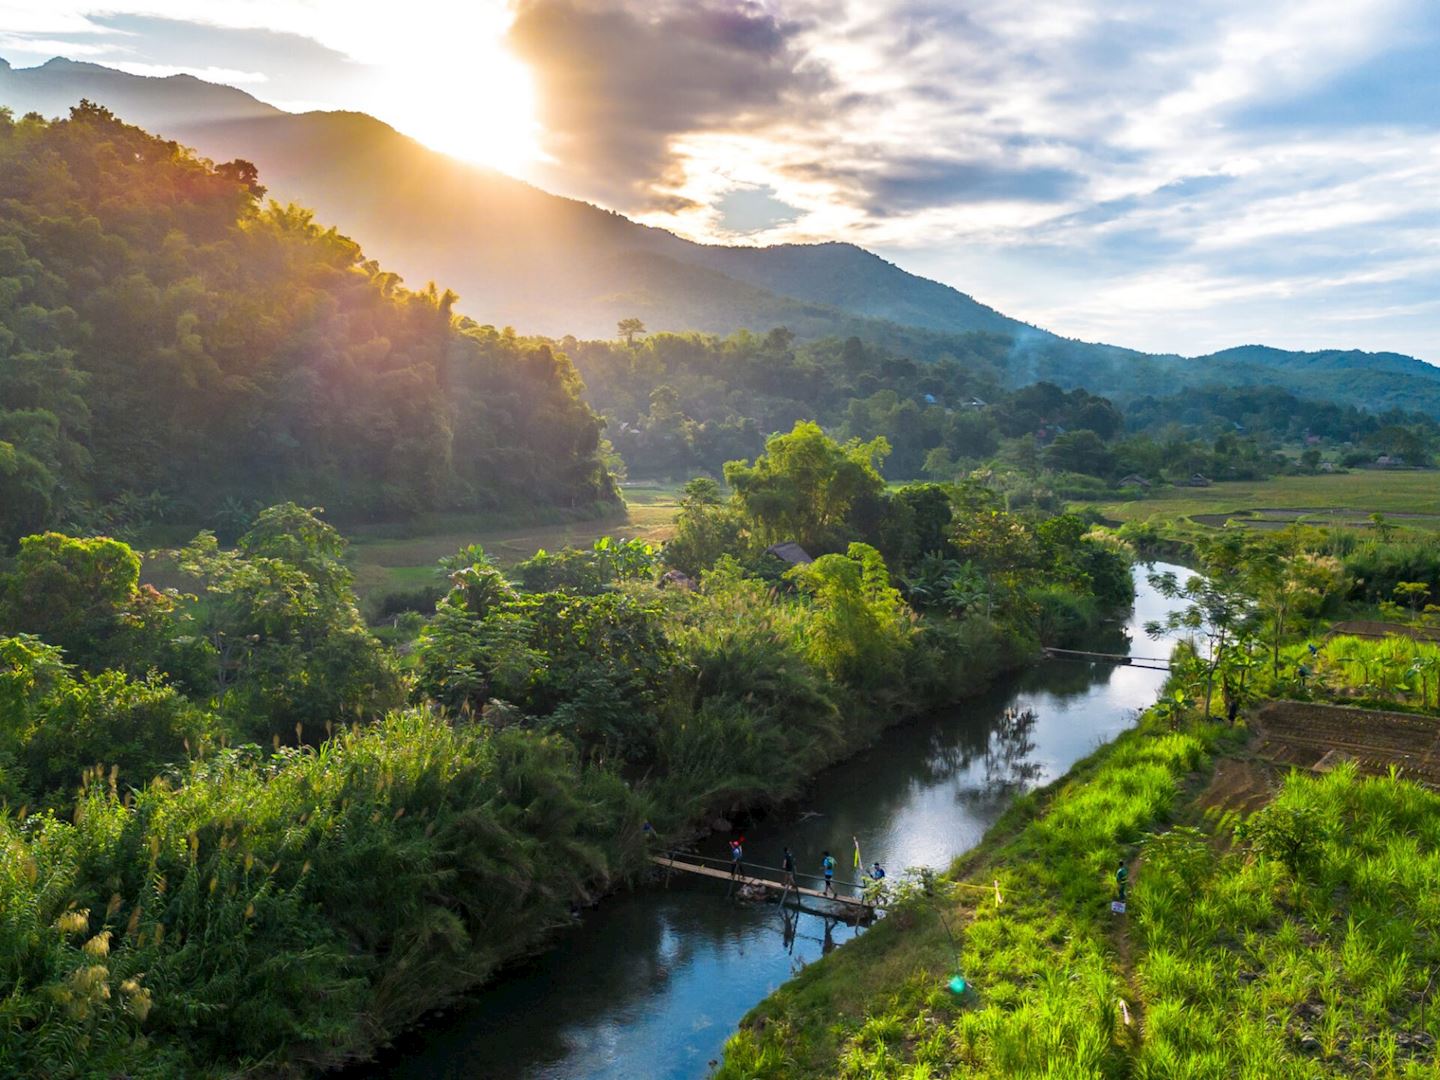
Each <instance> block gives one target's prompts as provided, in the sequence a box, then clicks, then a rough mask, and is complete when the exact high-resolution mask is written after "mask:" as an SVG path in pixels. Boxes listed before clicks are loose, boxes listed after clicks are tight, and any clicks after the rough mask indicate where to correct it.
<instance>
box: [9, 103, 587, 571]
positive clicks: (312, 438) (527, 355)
mask: <svg viewBox="0 0 1440 1080" xmlns="http://www.w3.org/2000/svg"><path fill="white" fill-rule="evenodd" d="M258 190H259V189H258V187H257V186H256V184H255V181H254V177H253V175H251V174H250V173H249V172H248V170H247V169H246V168H245V167H243V166H240V165H236V164H235V163H231V164H229V165H222V166H220V167H218V168H216V167H212V166H210V165H209V164H208V163H204V162H200V161H197V160H196V159H195V158H194V157H192V156H191V155H189V154H188V153H187V152H185V151H183V150H181V149H179V148H177V147H176V145H175V144H174V143H167V142H163V141H161V140H159V139H157V138H154V137H153V136H150V135H147V134H146V133H145V132H143V131H141V130H140V129H139V128H135V127H130V126H128V125H125V124H123V123H121V122H120V121H118V120H116V119H115V118H114V117H113V116H111V115H110V114H109V113H107V112H105V111H104V110H103V109H98V108H93V107H92V108H88V109H83V110H77V111H76V115H75V116H74V118H73V119H69V120H64V121H58V122H53V123H51V122H46V121H43V120H38V119H23V120H20V121H14V120H10V119H4V120H3V121H0V542H4V541H7V540H10V539H13V538H14V537H15V536H16V535H20V534H22V533H23V532H25V531H33V530H35V529H38V528H42V527H46V526H49V525H52V524H55V523H57V522H63V521H67V520H68V521H71V522H78V523H80V524H81V525H82V526H83V525H87V524H90V525H94V526H96V527H106V526H107V525H108V524H110V523H111V520H112V519H111V518H110V516H109V515H110V514H111V513H112V512H113V510H114V508H115V507H117V506H121V507H124V506H130V507H134V506H135V505H136V504H137V503H143V504H145V507H146V509H145V511H144V516H145V517H147V518H148V519H154V518H156V517H163V516H165V515H166V514H175V515H182V516H186V517H190V518H193V517H195V516H199V517H201V518H205V519H212V518H213V516H214V515H215V514H216V513H217V512H219V511H221V510H222V509H225V508H226V507H231V508H234V507H236V506H239V507H247V506H249V505H251V504H253V503H257V502H274V501H278V500H280V499H295V500H298V501H302V502H310V503H322V504H325V505H326V506H327V507H328V508H329V509H330V510H331V511H332V512H333V513H336V514H338V515H340V516H342V517H344V516H349V517H356V516H364V517H371V518H373V517H383V516H387V515H391V514H411V513H415V512H419V511H423V510H429V509H439V508H468V509H480V508H489V507H499V506H511V505H527V506H528V505H533V504H537V503H538V504H541V505H546V504H549V505H554V504H560V505H578V504H586V503H590V502H592V501H594V500H596V499H600V498H611V497H613V492H612V486H611V483H610V479H609V477H608V476H607V475H606V473H605V471H604V469H603V467H602V466H601V465H600V464H599V462H598V459H597V457H596V448H597V444H598V437H599V423H598V421H597V420H596V418H595V417H594V415H593V414H592V413H591V412H590V410H589V409H588V408H587V407H586V406H585V405H584V404H583V403H582V402H581V401H580V398H579V381H578V379H577V378H576V376H575V374H574V370H573V368H571V366H570V364H569V362H568V361H567V360H565V359H564V358H563V357H560V356H557V355H555V354H553V353H552V352H551V350H550V349H549V348H548V347H547V346H545V345H543V344H539V343H534V342H531V343H526V342H521V341H519V340H517V339H515V338H513V336H505V335H501V334H498V333H496V332H495V331H493V330H490V329H487V328H480V327H476V326H474V325H473V324H469V323H467V322H464V321H460V320H457V319H456V318H455V317H454V316H453V315H452V313H451V306H452V304H453V302H454V296H453V294H449V293H440V292H437V291H436V290H435V289H434V288H433V287H432V288H430V289H428V290H426V291H423V292H412V291H408V290H406V289H404V288H402V287H401V286H400V285H399V284H398V280H397V279H396V277H395V275H393V274H389V273H386V272H384V271H383V270H382V269H381V268H380V267H379V266H378V265H377V264H376V263H374V262H367V261H366V260H365V259H364V257H363V256H362V254H361V252H360V249H359V248H358V247H357V246H356V245H355V244H354V243H353V242H352V241H350V240H348V239H347V238H345V237H344V236H341V235H340V234H338V233H337V232H336V231H335V230H333V229H329V230H327V229H324V228H322V227H320V226H319V225H317V224H315V222H314V221H313V220H312V219H311V217H310V215H309V214H308V213H307V212H305V211H301V210H296V209H294V208H289V209H282V208H279V207H271V208H270V209H262V208H261V206H260V205H259V203H260V200H259V199H258V198H257V193H258Z"/></svg>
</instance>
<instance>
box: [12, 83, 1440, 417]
mask: <svg viewBox="0 0 1440 1080" xmlns="http://www.w3.org/2000/svg"><path fill="white" fill-rule="evenodd" d="M82 96H85V97H89V98H91V99H92V100H96V101H99V102H100V103H101V104H104V105H106V106H107V107H109V108H111V109H113V110H114V111H116V112H117V113H118V114H119V115H121V116H122V117H123V118H124V119H126V120H128V121H131V122H137V123H139V124H141V125H142V126H144V127H146V128H148V129H151V130H155V131H158V132H159V133H161V134H162V135H164V136H165V137H167V138H177V139H179V140H181V141H182V142H184V143H185V144H187V145H191V146H194V147H196V148H197V149H198V150H199V151H200V152H201V153H204V154H206V155H208V156H210V157H212V158H214V159H215V160H217V161H219V160H227V159H230V158H235V157H239V158H244V159H246V160H249V161H253V162H255V163H256V164H257V165H258V166H259V168H260V172H261V175H262V176H263V177H264V178H265V182H266V184H267V185H268V186H269V187H270V188H271V189H272V192H273V193H274V194H275V195H276V196H278V197H279V198H280V199H281V200H282V201H284V200H295V201H297V202H299V203H300V204H302V205H305V206H309V207H313V208H314V209H315V210H316V212H317V213H318V214H319V215H320V216H321V217H322V218H323V219H324V220H327V221H337V222H341V223H343V224H344V226H345V228H346V229H347V231H349V233H350V234H351V235H353V236H355V237H356V238H357V239H358V241H359V242H360V243H361V244H362V245H363V246H364V247H365V249H366V251H367V252H369V253H370V254H372V255H374V256H378V257H379V259H380V260H381V261H382V262H383V263H385V264H386V265H387V266H388V267H392V268H394V269H395V270H397V271H398V272H399V273H401V274H402V275H404V276H406V277H407V278H411V279H414V280H427V279H430V278H435V279H437V280H442V281H445V282H446V283H447V284H449V285H451V286H452V287H454V288H456V289H457V290H458V291H459V292H460V294H461V296H462V298H463V299H462V301H461V304H460V310H462V311H464V312H465V313H467V314H470V315H472V316H474V317H475V318H476V319H477V320H479V321H481V322H486V323H492V324H494V325H496V326H504V325H512V326H516V327H518V328H520V329H522V330H523V331H524V332H526V333H539V334H546V335H549V336H551V337H556V338H558V337H561V336H563V335H566V334H574V335H575V336H577V337H579V338H587V337H588V338H594V337H602V336H608V335H610V334H611V333H612V332H613V328H614V326H615V323H616V322H617V321H618V320H619V319H621V318H626V317H632V316H633V317H638V318H640V319H642V320H643V321H644V322H645V323H646V325H647V326H648V327H649V328H650V329H652V330H673V331H691V330H698V331H702V332H706V333H714V334H729V333H732V332H734V331H736V330H740V329H746V328H749V329H755V330H760V331H764V330H768V329H770V328H772V327H776V326H784V327H786V328H787V329H789V330H790V331H792V332H793V333H794V334H795V335H796V336H797V337H798V338H800V339H801V340H815V339H820V338H825V337H832V336H833V337H839V338H845V337H849V336H855V337H858V338H860V339H861V340H863V341H865V342H867V343H870V344H874V345H878V346H881V347H883V348H885V349H888V350H890V351H894V352H900V353H904V354H907V355H910V356H912V357H914V358H915V359H917V360H926V361H931V360H937V359H942V358H945V357H962V356H964V355H965V354H966V353H968V352H971V351H973V350H974V349H975V348H976V345H975V343H974V341H973V340H971V335H973V334H975V333H985V334H998V335H1002V336H1004V337H1005V338H1007V339H1008V341H1009V347H1008V351H1007V353H1006V355H1005V357H1004V358H1003V361H1002V362H1000V363H999V364H998V366H999V368H1000V372H1001V376H1002V378H1003V380H1004V382H1005V384H1006V385H1007V386H1009V387H1012V388H1014V387H1019V386H1022V385H1025V384H1027V383H1030V382H1034V381H1037V380H1048V381H1051V382H1055V383H1057V384H1058V385H1061V386H1065V387H1084V388H1086V389H1088V390H1090V391H1092V392H1094V393H1099V394H1104V395H1106V396H1109V397H1111V398H1114V399H1116V400H1121V401H1123V400H1125V399H1128V398H1131V397H1136V396H1141V395H1144V394H1151V393H1156V392H1160V391H1163V390H1166V389H1170V390H1177V389H1180V388H1183V387H1184V386H1187V385H1207V384H1217V383H1220V384H1224V383H1232V384H1233V383H1244V384H1250V385H1272V386H1277V387H1280V388H1282V389H1285V390H1287V391H1290V392H1292V393H1295V394H1298V395H1300V396H1302V397H1308V398H1313V399H1329V400H1334V401H1336V402H1338V403H1340V404H1342V405H1358V406H1361V407H1365V408H1371V409H1376V410H1383V409H1386V408H1393V407H1401V408H1406V409H1419V410H1423V411H1425V412H1426V413H1428V414H1429V415H1432V416H1440V368H1435V367H1433V366H1431V365H1429V364H1424V363H1422V362H1420V361H1416V360H1413V359H1412V358H1408V357H1397V356H1395V355H1394V354H1368V353H1354V354H1339V353H1295V352H1288V351H1285V350H1279V349H1268V348H1264V347H1260V346H1245V347H1242V348H1240V349H1230V350H1225V351H1224V352H1221V353H1217V354H1214V355H1212V356H1205V357H1195V358H1185V357H1181V356H1178V355H1164V356H1155V355H1150V354H1145V353H1140V352H1136V351H1134V350H1130V349H1125V348H1121V347H1116V346H1109V345H1097V344H1092V343H1087V342H1081V341H1073V340H1069V339H1066V338H1063V337H1060V336H1058V335H1055V334H1053V333H1050V332H1048V331H1046V330H1043V329H1039V328H1036V327H1033V326H1030V325H1028V324H1025V323H1023V322H1020V321H1019V320H1015V319H1012V318H1009V317H1007V316H1005V315H1004V314H1002V313H1000V312H998V311H995V310H994V309H992V308H990V307H987V306H986V305H984V304H982V303H980V302H978V301H976V300H975V299H973V298H972V297H970V296H968V295H967V294H965V293H963V292H960V291H959V290H957V289H954V288H951V287H950V286H948V285H944V284H941V283H939V282H935V281H930V280H928V279H925V278H922V277H919V276H917V275H914V274H910V273H908V272H906V271H905V270H903V269H901V268H900V267H898V266H895V265H893V264H892V263H889V262H887V261H885V260H884V259H882V258H880V257H879V256H876V255H874V254H872V253H870V252H867V251H865V250H863V249H861V248H858V247H856V246H854V245H852V244H845V243H826V244H811V245H806V244H790V245H781V246H777V247H769V248H756V247H726V246H718V245H707V244H696V243H692V242H690V241H688V240H684V239H682V238H680V237H678V236H675V235H673V234H671V233H668V232H666V231H664V230H662V229H656V228H650V227H647V226H644V225H640V224H638V223H636V222H633V221H630V220H628V219H627V218H625V217H623V216H621V215H619V214H616V213H613V212H611V211H607V210H603V209H601V208H599V207H595V206H591V205H589V204H587V203H583V202H579V201H576V200H573V199H566V198H561V197H559V196H555V195H551V194H548V193H546V192H543V191H541V190H539V189H537V188H535V187H532V186H531V185H528V184H525V183H522V182H520V181H518V180H515V179H513V178H511V177H508V176H505V175H504V174H502V173H499V172H495V171H494V170H490V169H485V168H482V167H479V166H475V165H470V164H467V163H464V162H461V161H458V160H456V159H453V158H450V157H448V156H446V155H444V154H439V153H436V152H434V151H432V150H429V149H427V148H426V147H424V146H422V145H420V144H419V143H417V142H415V141H414V140H412V139H409V138H407V137H406V136H403V135H401V134H400V133H398V132H396V131H395V130H394V129H392V128H390V127H389V126H388V125H386V124H384V123H382V122H380V121H378V120H376V119H374V118H373V117H370V116H367V115H364V114H360V113H344V112H311V113H303V114H292V113H286V112H283V111H281V110H279V109H275V108H274V107H273V106H269V105H266V104H264V103H262V102H259V101H257V100H255V99H254V98H252V97H250V96H249V95H248V94H245V93H244V92H243V91H240V90H236V89H233V88H230V87H222V86H215V85H213V84H207V83H203V82H200V81H199V80H195V79H191V78H189V77H187V76H174V77H171V78H168V79H156V78H146V77H141V76H134V75H129V74H126V73H123V72H117V71H114V70H111V69H107V68H104V67H101V66H98V65H95V64H85V63H74V62H71V61H67V60H60V59H56V60H52V61H50V62H49V63H47V64H45V65H42V66H41V67H37V68H26V69H11V68H9V67H8V66H5V67H0V104H5V105H9V106H11V107H12V108H13V109H14V110H15V111H16V113H17V114H23V113H25V112H27V111H30V110H38V111H39V112H41V113H43V114H46V115H59V114H63V113H64V111H65V110H66V109H67V108H68V107H69V106H70V105H72V104H74V103H75V102H76V101H78V100H79V98H80V97H82ZM984 349H985V351H987V352H990V351H992V350H991V349H990V347H989V346H988V345H986V346H984ZM1341 356H1350V357H1352V358H1353V362H1346V363H1340V362H1338V361H1337V359H1336V358H1337V357H1341ZM1353 366H1360V367H1363V368H1364V371H1363V374H1362V373H1360V372H1355V371H1349V370H1348V369H1349V368H1350V367H1353Z"/></svg>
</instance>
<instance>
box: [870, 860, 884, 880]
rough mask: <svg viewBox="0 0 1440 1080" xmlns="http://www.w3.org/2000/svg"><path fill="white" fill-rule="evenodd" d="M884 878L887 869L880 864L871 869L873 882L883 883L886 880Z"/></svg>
mask: <svg viewBox="0 0 1440 1080" xmlns="http://www.w3.org/2000/svg"><path fill="white" fill-rule="evenodd" d="M884 877H885V868H884V867H883V866H881V865H880V864H879V863H878V862H877V863H875V864H874V865H873V866H871V867H870V879H871V880H872V881H881V880H883V879H884Z"/></svg>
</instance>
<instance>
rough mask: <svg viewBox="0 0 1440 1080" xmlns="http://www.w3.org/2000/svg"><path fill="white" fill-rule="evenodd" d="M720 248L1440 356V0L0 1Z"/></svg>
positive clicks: (1152, 341)
mask: <svg viewBox="0 0 1440 1080" xmlns="http://www.w3.org/2000/svg"><path fill="white" fill-rule="evenodd" d="M54 55H63V56H69V57H70V58H72V59H76V60H91V61H94V62H96V63H102V64H107V65H110V66H114V67H121V68H123V69H125V70H127V71H131V72H134V73H137V74H171V73H175V72H178V71H187V72H190V73H192V74H196V75H199V76H200V77H202V78H208V79H211V80H212V81H216V82H224V83H229V84H231V85H235V86H238V87H240V88H242V89H244V90H246V91H248V92H250V93H251V94H254V95H255V96H256V97H259V98H261V99H262V100H265V101H269V102H271V103H273V104H275V105H278V106H280V107H282V108H288V109H294V110H300V109H307V108H350V109H359V110H362V111H365V112H370V113H372V114H374V115H376V116H378V117H380V118H381V119H383V120H386V121H387V122H389V123H391V124H392V125H394V126H395V127H397V128H398V129H400V130H401V131H404V132H406V133H407V134H410V135H413V136H414V137H416V138H417V139H420V140H421V141H422V142H425V143H427V144H428V145H430V146H433V147H434V148H436V149H439V150H443V151H445V152H447V153H451V154H455V155H457V156H460V157H464V158H467V159H469V160H473V161H476V162H478V163H482V164H487V165H490V166H493V167H496V168H500V169H502V170H504V171H506V172H509V173H512V174H514V175H517V176H520V177H522V178H524V179H527V180H530V181H532V182H534V183H537V184H538V185H540V186H541V187H544V188H546V189H547V190H550V191H554V192H557V193H559V194H564V195H570V196H574V197H578V198H584V199H587V200H590V201H592V202H596V203H599V204H601V205H603V206H606V207H609V208H611V209H615V210H618V211H620V212H622V213H625V214H627V215H629V216H631V217H634V218H637V219H638V220H641V221H644V222H646V223H647V224H653V225H659V226H663V227H665V228H670V229H673V230H675V231H677V232H680V233H682V234H684V235H686V236H690V237H693V238H696V239H701V240H706V241H718V242H727V243H747V244H749V243H781V242H790V241H818V240H849V241H853V242H855V243H858V244H861V245H863V246H865V247H868V248H870V249H872V250H874V251H877V252H879V253H880V254H881V255H883V256H885V257H886V258H888V259H890V260H892V261H894V262H896V263H898V264H900V265H901V266H903V267H905V268H906V269H908V270H912V271H914V272H916V273H921V274H924V275H926V276H928V277H933V278H936V279H937V280H940V281H944V282H946V283H948V284H951V285H954V286H956V287H957V288H959V289H962V290H964V291H965V292H968V293H970V294H971V295H973V296H975V297H976V298H977V299H979V300H981V301H982V302H984V303H988V304H990V305H991V306H993V307H996V308H998V309H1000V310H1001V311H1003V312H1005V313H1006V314H1008V315H1012V316H1015V317H1017V318H1021V319H1025V320H1026V321H1029V322H1032V323H1035V324H1037V325H1040V326H1044V327H1046V328H1047V329H1050V330H1053V331H1055V332H1057V333H1060V334H1063V335H1065V336H1068V337H1075V338H1082V339H1086V340H1097V341H1106V342H1112V343H1115V344H1121V345H1127V346H1132V347H1135V348H1141V349H1147V350H1150V351H1156V352H1178V353H1184V354H1198V353H1205V352H1209V351H1212V350H1215V349H1219V348H1224V347H1227V346H1230V345H1238V344H1246V343H1254V342H1263V343H1266V344H1271V345H1277V346H1283V347H1289V348H1332V347H1333V348H1363V349H1371V350H1393V351H1396V352H1403V353H1408V354H1410V355H1414V356H1419V357H1421V358H1422V359H1426V360H1429V361H1431V362H1435V363H1440V63H1436V62H1435V57H1436V56H1440V3H1437V2H1436V0H1265V2H1263V3H1256V2H1255V0H1187V2H1186V3H1184V4H1175V3H1171V2H1137V0H1089V2H1081V0H1030V2H1027V3H1023V4H1021V3H1016V2H1015V0H948V2H942V0H470V2H459V0H440V2H432V3H426V4H421V5H414V6H413V7H411V8H405V7H402V6H400V5H395V4H393V3H384V4H381V3H372V2H370V0H227V2H226V3H224V4H219V3H211V2H194V0H191V2H184V0H148V2H147V0H140V2H129V0H106V6H104V7H96V6H94V4H93V3H86V2H83V0H80V2H76V0H43V2H25V3H9V2H6V0H0V56H3V57H5V58H6V59H8V60H9V61H10V62H11V63H12V64H13V65H15V66H17V67H22V66H29V65H31V64H36V63H41V62H43V61H44V60H46V59H48V58H49V57H51V56H54Z"/></svg>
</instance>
